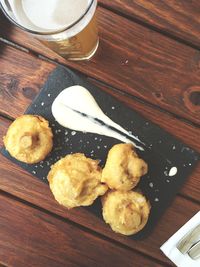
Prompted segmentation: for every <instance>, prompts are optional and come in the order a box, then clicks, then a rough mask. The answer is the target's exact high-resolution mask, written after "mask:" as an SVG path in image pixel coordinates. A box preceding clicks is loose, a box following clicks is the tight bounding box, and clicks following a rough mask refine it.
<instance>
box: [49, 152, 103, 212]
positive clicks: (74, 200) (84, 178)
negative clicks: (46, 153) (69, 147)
mask: <svg viewBox="0 0 200 267" xmlns="http://www.w3.org/2000/svg"><path fill="white" fill-rule="evenodd" d="M101 172H102V170H101V168H100V167H99V166H98V160H93V159H90V158H86V157H85V155H84V154H81V153H76V154H72V155H67V156H66V157H65V158H63V159H60V160H59V161H57V162H56V163H55V164H54V165H53V166H52V167H51V171H50V172H49V174H48V181H49V185H50V189H51V191H52V193H53V195H54V197H55V199H56V200H57V201H58V202H59V203H60V204H61V205H63V206H65V207H67V208H68V209H70V208H74V207H78V206H89V205H91V204H92V203H93V202H94V200H95V199H96V198H97V197H98V196H102V195H103V194H105V192H106V191H107V189H108V187H107V186H106V185H104V184H102V183H101Z"/></svg>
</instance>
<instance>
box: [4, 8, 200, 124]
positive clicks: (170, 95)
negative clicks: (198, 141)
mask: <svg viewBox="0 0 200 267" xmlns="http://www.w3.org/2000/svg"><path fill="white" fill-rule="evenodd" d="M98 18H99V28H100V47H99V49H98V51H97V54H96V55H95V57H94V58H93V59H92V60H91V61H89V62H70V61H65V60H64V59H61V58H60V57H58V56H57V55H56V54H54V53H53V52H49V50H48V49H46V48H44V47H43V46H42V45H41V44H39V43H38V41H36V40H33V39H32V38H30V37H29V36H28V35H26V34H25V33H23V32H22V31H21V30H19V29H16V28H15V27H11V28H10V31H9V30H6V31H5V29H6V25H8V22H7V21H6V20H5V19H3V18H2V16H1V21H0V23H1V24H2V25H4V27H1V30H0V36H2V37H4V38H6V39H8V40H11V41H13V42H16V43H18V44H20V45H23V46H25V47H27V48H29V49H32V50H33V51H34V52H37V53H40V54H42V55H45V56H47V57H49V58H51V59H56V60H57V61H59V62H61V63H62V64H66V65H69V66H71V67H73V68H76V69H78V70H80V71H81V72H83V73H85V74H87V75H89V76H90V77H93V78H96V79H98V80H100V81H103V82H106V83H107V84H110V85H112V86H114V87H116V88H118V89H120V90H123V91H126V92H129V93H130V94H132V95H135V96H137V97H139V98H141V99H144V100H145V101H147V102H149V103H152V104H154V105H156V106H159V107H161V108H163V109H166V110H168V111H170V112H172V113H175V114H177V115H178V116H181V117H183V118H187V119H189V120H191V121H193V122H195V123H198V124H199V122H200V116H199V115H200V106H199V103H195V102H194V101H193V102H192V101H191V93H192V92H197V94H200V75H199V74H200V69H199V64H200V63H199V62H200V52H199V51H198V50H196V49H193V48H190V47H188V46H186V45H184V44H180V43H178V42H176V41H174V40H171V39H169V38H167V37H165V36H162V35H161V34H159V33H156V32H154V31H152V30H150V29H147V28H145V27H143V26H141V25H138V24H137V23H134V22H132V21H129V20H127V19H125V18H122V17H120V16H118V15H116V14H114V13H112V12H109V11H108V10H105V9H103V8H99V11H98ZM6 52H7V53H6ZM10 53H11V52H10V51H8V48H6V49H5V50H4V52H3V54H2V55H1V57H3V58H2V59H1V62H2V63H1V64H4V63H3V62H6V63H7V57H9V54H10ZM30 60H32V59H31V57H30ZM6 63H5V64H6ZM4 69H5V67H4Z"/></svg>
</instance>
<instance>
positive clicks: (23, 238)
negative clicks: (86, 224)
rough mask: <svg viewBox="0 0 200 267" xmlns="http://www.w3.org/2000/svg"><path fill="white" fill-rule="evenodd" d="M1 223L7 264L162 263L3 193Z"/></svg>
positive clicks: (0, 252)
mask: <svg viewBox="0 0 200 267" xmlns="http://www.w3.org/2000/svg"><path fill="white" fill-rule="evenodd" d="M0 225H1V227H0V237H1V238H0V261H1V262H2V263H3V264H6V265H8V266H15V267H21V266H23V267H24V266H37V267H39V266H42V267H45V266H51V267H54V266H55V267H60V266H70V267H71V266H72V267H75V266H78V267H80V266H85V267H86V266H87V267H89V266H91V267H92V266H99V267H100V266H102V267H103V266H133V262H134V266H138V267H140V266H148V265H150V266H155V267H158V266H161V265H160V264H158V263H155V262H153V261H152V260H150V259H147V258H145V256H142V255H140V254H137V253H135V252H133V251H130V250H128V249H125V248H122V247H120V246H117V245H116V244H113V243H111V242H109V241H106V240H103V239H101V238H99V237H97V236H94V235H92V234H91V233H89V232H87V231H84V230H81V229H79V228H77V227H75V226H74V225H72V224H69V223H67V222H65V221H63V220H60V219H58V218H55V217H52V216H50V215H48V214H45V213H44V212H41V211H39V210H37V209H35V208H31V207H29V206H27V205H25V204H22V203H20V202H18V201H16V200H14V199H11V198H8V197H6V196H5V195H0ZM122 255H123V256H122Z"/></svg>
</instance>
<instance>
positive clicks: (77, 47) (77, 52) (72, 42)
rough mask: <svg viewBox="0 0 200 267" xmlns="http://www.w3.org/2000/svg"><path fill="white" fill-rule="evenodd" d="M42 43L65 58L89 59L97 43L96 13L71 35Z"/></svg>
mask: <svg viewBox="0 0 200 267" xmlns="http://www.w3.org/2000/svg"><path fill="white" fill-rule="evenodd" d="M55 39H56V38H55ZM39 40H40V42H42V43H43V44H44V45H46V46H47V47H49V48H50V49H51V50H53V51H55V52H56V53H57V54H59V55H61V56H62V57H64V58H66V59H71V60H84V59H90V58H91V57H92V56H93V55H94V54H95V52H96V50H97V48H98V44H99V37H98V29H97V22H96V15H95V14H94V15H93V17H92V19H91V21H90V22H89V23H88V25H87V26H86V27H85V28H84V29H83V30H81V31H80V32H79V33H77V34H76V35H74V36H72V37H67V36H66V37H65V38H59V37H58V38H57V40H42V39H40V38H39Z"/></svg>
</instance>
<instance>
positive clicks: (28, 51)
mask: <svg viewBox="0 0 200 267" xmlns="http://www.w3.org/2000/svg"><path fill="white" fill-rule="evenodd" d="M1 42H2V43H5V44H7V45H9V46H11V47H13V48H15V49H18V50H20V51H22V52H24V53H27V54H30V55H32V56H34V57H36V58H39V59H41V60H44V61H47V62H50V63H52V64H55V65H56V66H63V67H68V66H66V65H65V64H64V63H60V62H58V61H57V60H53V59H50V58H49V57H47V56H44V55H41V54H39V53H37V52H35V51H34V50H32V49H29V48H26V47H24V46H21V45H19V44H17V43H15V42H13V41H10V40H7V39H5V38H2V37H0V43H1ZM68 68H70V69H72V70H74V71H76V72H79V73H81V74H83V75H84V76H86V75H85V74H84V73H82V72H81V71H79V70H77V69H76V68H75V67H72V66H70V67H68ZM86 78H89V79H91V80H93V81H95V82H96V83H99V84H101V85H105V86H107V87H109V88H110V89H112V90H113V91H116V92H118V93H119V94H121V95H124V96H127V97H129V98H132V99H134V100H136V101H138V102H140V103H142V104H145V105H147V106H149V107H151V108H155V109H157V110H159V111H161V112H163V113H166V114H169V115H171V116H173V117H174V118H176V119H178V120H181V121H183V122H185V123H187V124H189V125H191V126H194V127H197V128H200V124H198V123H195V122H193V121H191V120H189V119H186V118H184V117H182V116H180V115H178V114H176V113H174V112H170V111H169V110H166V109H164V108H161V107H159V106H157V105H154V104H153V103H151V102H148V101H147V100H145V99H142V98H140V97H138V96H135V95H132V94H130V93H128V92H125V91H122V90H121V89H120V88H117V87H114V86H112V85H110V84H109V83H106V82H103V81H101V80H98V79H95V78H93V77H91V76H87V77H86ZM0 115H2V116H4V114H3V113H0Z"/></svg>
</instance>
